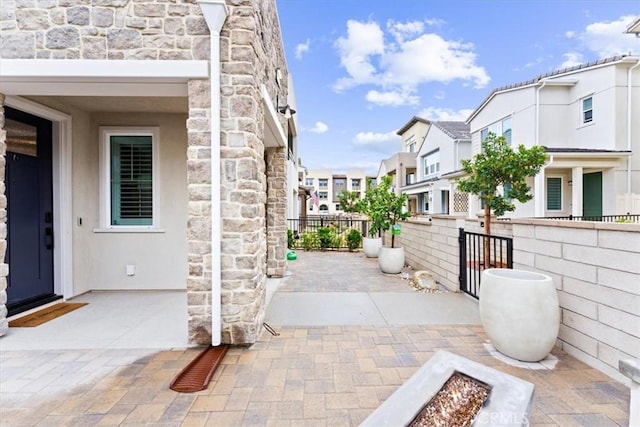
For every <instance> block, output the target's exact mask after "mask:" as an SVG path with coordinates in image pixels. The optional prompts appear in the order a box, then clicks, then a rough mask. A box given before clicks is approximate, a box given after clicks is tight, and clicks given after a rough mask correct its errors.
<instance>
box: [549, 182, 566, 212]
mask: <svg viewBox="0 0 640 427" xmlns="http://www.w3.org/2000/svg"><path fill="white" fill-rule="evenodd" d="M547 210H549V211H559V210H562V178H556V177H548V178H547Z"/></svg>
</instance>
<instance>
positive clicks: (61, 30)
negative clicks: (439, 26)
mask: <svg viewBox="0 0 640 427" xmlns="http://www.w3.org/2000/svg"><path fill="white" fill-rule="evenodd" d="M227 6H228V10H229V16H228V17H227V20H226V22H225V25H224V26H223V29H222V32H221V35H220V59H221V66H220V68H221V88H220V92H221V106H220V114H221V129H220V133H221V170H222V171H221V199H222V200H221V203H222V206H221V211H222V242H211V217H212V212H211V179H210V173H211V129H210V128H211V122H210V120H209V116H210V114H211V105H210V99H211V98H210V90H211V87H210V82H209V81H208V80H193V81H190V82H189V84H188V94H189V116H188V119H187V123H186V127H187V130H188V152H187V162H188V171H187V173H188V192H189V217H188V226H187V233H188V236H187V238H188V263H189V273H188V278H187V292H188V296H187V301H188V302H187V304H188V312H189V339H190V340H191V341H192V342H195V343H199V344H209V343H211V316H212V313H211V310H212V301H211V284H212V283H211V282H212V277H214V275H213V274H212V271H211V262H210V261H211V252H212V244H214V245H220V246H221V253H222V259H221V264H222V271H221V275H222V283H221V286H222V305H223V306H222V313H214V314H213V315H220V316H221V317H222V322H223V325H222V329H223V337H222V340H223V342H225V343H231V344H248V343H253V342H255V341H256V340H257V338H258V334H259V333H260V325H261V323H262V319H263V318H264V310H265V286H266V277H267V274H269V275H283V274H284V272H285V269H286V254H285V251H286V155H285V151H284V150H285V149H284V148H283V149H269V150H268V151H267V150H265V145H264V139H265V133H264V117H265V107H264V103H263V101H262V95H261V85H263V84H264V85H265V86H266V88H267V91H268V93H269V94H270V95H271V97H272V99H273V101H274V102H276V100H277V99H278V98H279V99H280V100H283V99H287V87H286V85H287V71H286V62H285V56H284V48H283V44H282V38H281V33H280V25H279V22H278V16H277V10H276V5H275V2H274V0H234V1H232V2H229V3H228V5H227ZM0 30H1V33H0V57H2V58H6V59H9V58H20V59H34V58H37V59H60V60H62V59H66V60H73V59H113V60H123V59H136V60H208V59H209V56H210V46H209V40H210V38H209V30H208V27H207V25H206V22H205V20H204V18H203V16H202V12H201V10H200V6H199V5H198V4H197V3H196V1H195V0H184V1H179V2H178V1H177V2H167V1H165V0H157V1H140V0H135V1H133V0H39V1H36V0H4V1H3V2H2V12H1V13H0ZM114 64H115V63H114ZM276 69H280V70H281V71H282V74H283V76H282V77H283V78H282V79H281V82H280V83H277V81H276ZM279 84H280V85H282V86H279ZM0 105H1V104H0ZM214 111H216V110H215V109H214ZM281 120H282V124H283V128H284V129H287V127H286V126H284V125H285V122H284V119H283V118H281ZM214 131H215V130H214ZM2 147H4V145H2ZM3 152H4V149H3ZM3 164H4V163H3ZM2 176H4V175H2ZM267 191H268V192H269V195H267ZM2 209H3V211H2V212H3V214H2V218H1V221H2V222H3V223H4V218H5V217H6V213H4V205H3V207H2ZM214 216H215V214H214ZM2 230H5V229H4V224H3V228H2ZM267 235H268V237H267ZM0 244H1V245H2V248H4V247H6V231H2V232H0ZM268 245H275V247H273V248H272V247H270V249H269V251H267V246H268ZM3 251H4V249H3ZM267 264H268V265H269V267H268V270H267ZM6 269H7V268H6V265H3V268H2V269H1V270H0V289H3V290H2V291H0V301H3V299H6V292H5V291H4V288H5V287H6V283H5V282H6V281H5V278H4V277H5V276H6ZM216 276H217V275H216ZM3 295H4V296H3ZM0 307H3V305H0ZM1 310H4V309H1ZM1 310H0V315H1V314H2V311H1ZM3 319H5V320H4V322H5V323H6V314H5V315H4V316H0V331H1V330H2V329H1V328H2V325H3V324H4V323H2V322H3Z"/></svg>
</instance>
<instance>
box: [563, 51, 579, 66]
mask: <svg viewBox="0 0 640 427" xmlns="http://www.w3.org/2000/svg"><path fill="white" fill-rule="evenodd" d="M562 57H563V58H564V61H563V62H562V64H560V68H569V67H575V66H576V65H580V64H582V63H584V57H583V56H582V54H581V53H578V52H568V53H565V54H563V55H562Z"/></svg>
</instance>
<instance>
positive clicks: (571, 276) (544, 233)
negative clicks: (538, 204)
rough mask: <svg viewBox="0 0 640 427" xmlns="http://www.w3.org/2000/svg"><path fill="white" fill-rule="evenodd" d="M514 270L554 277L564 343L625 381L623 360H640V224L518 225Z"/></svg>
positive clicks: (527, 222)
mask: <svg viewBox="0 0 640 427" xmlns="http://www.w3.org/2000/svg"><path fill="white" fill-rule="evenodd" d="M513 236H514V268H522V269H526V270H536V271H539V272H542V273H545V274H549V275H550V276H552V277H553V278H554V281H555V284H556V288H557V289H558V297H559V299H560V307H561V310H562V324H561V326H560V336H559V345H560V346H561V347H562V348H563V349H564V350H565V351H566V352H567V353H569V354H571V355H573V356H574V357H576V358H578V359H580V360H582V361H584V362H586V363H587V364H589V365H591V366H594V367H596V368H597V369H599V370H601V371H603V372H604V373H606V374H607V375H609V376H611V377H613V378H616V379H618V380H620V381H623V380H624V379H623V377H622V376H621V375H620V374H619V373H618V361H619V360H620V359H624V358H638V357H640V225H636V224H615V223H595V222H575V221H572V222H569V221H546V220H513Z"/></svg>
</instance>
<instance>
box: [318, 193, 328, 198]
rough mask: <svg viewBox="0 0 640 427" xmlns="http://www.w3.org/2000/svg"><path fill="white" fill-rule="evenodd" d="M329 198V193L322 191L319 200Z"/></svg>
mask: <svg viewBox="0 0 640 427" xmlns="http://www.w3.org/2000/svg"><path fill="white" fill-rule="evenodd" d="M328 198H329V193H327V192H326V191H321V192H319V193H318V199H320V200H327V199H328Z"/></svg>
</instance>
